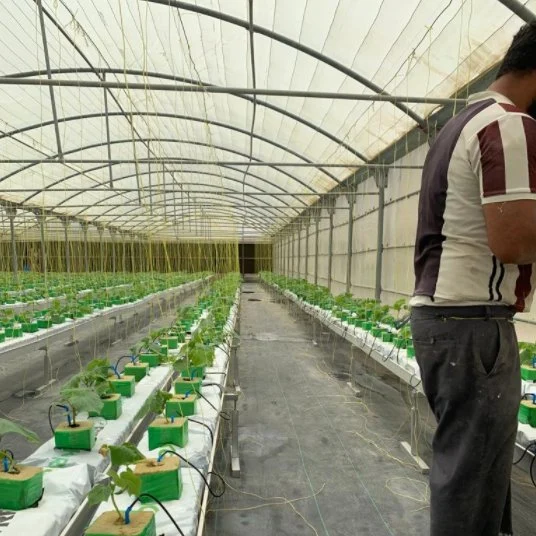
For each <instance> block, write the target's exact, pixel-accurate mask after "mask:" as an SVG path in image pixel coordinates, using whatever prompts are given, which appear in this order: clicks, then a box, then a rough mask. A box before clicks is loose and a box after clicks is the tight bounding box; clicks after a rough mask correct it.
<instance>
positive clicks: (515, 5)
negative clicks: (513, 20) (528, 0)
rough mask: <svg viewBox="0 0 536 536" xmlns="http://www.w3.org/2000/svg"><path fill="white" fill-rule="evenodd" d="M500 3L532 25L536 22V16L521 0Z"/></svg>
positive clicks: (501, 0)
mask: <svg viewBox="0 0 536 536" xmlns="http://www.w3.org/2000/svg"><path fill="white" fill-rule="evenodd" d="M499 2H500V3H501V4H502V5H503V6H505V7H507V8H508V9H509V10H510V11H512V13H515V14H516V15H517V16H518V17H519V18H521V19H523V20H524V21H525V22H528V23H530V22H534V21H536V14H535V13H534V12H533V11H531V10H530V9H529V8H528V7H527V6H525V5H524V4H523V3H522V2H520V1H519V0H499Z"/></svg>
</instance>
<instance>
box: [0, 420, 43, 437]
mask: <svg viewBox="0 0 536 536" xmlns="http://www.w3.org/2000/svg"><path fill="white" fill-rule="evenodd" d="M5 434H18V435H20V436H22V437H24V438H25V439H26V440H27V441H29V442H30V443H39V436H38V435H37V434H36V433H35V432H32V431H31V430H28V428H24V426H21V425H20V424H17V423H15V422H13V421H10V420H8V419H0V438H1V437H3V436H4V435H5Z"/></svg>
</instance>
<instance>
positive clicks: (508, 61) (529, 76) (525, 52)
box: [497, 22, 536, 119]
mask: <svg viewBox="0 0 536 536" xmlns="http://www.w3.org/2000/svg"><path fill="white" fill-rule="evenodd" d="M497 81H505V82H507V83H508V82H509V83H510V84H514V85H515V86H516V93H517V94H519V97H520V100H523V103H524V108H526V109H527V112H528V113H529V114H530V115H531V116H532V117H534V118H535V119H536V22H531V23H530V24H526V25H525V26H523V27H522V28H521V30H519V32H518V33H517V34H516V36H515V37H514V40H513V41H512V44H511V45H510V48H509V49H508V52H507V53H506V56H505V57H504V60H503V63H502V65H501V67H500V69H499V73H498V75H497ZM516 104H517V103H516Z"/></svg>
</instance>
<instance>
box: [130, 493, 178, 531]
mask: <svg viewBox="0 0 536 536" xmlns="http://www.w3.org/2000/svg"><path fill="white" fill-rule="evenodd" d="M142 497H148V498H149V499H152V500H153V501H154V502H155V503H157V504H158V505H159V506H160V508H162V510H164V512H165V513H166V514H167V516H168V517H169V519H171V522H172V523H173V525H175V528H176V529H177V530H178V531H179V534H180V535H181V536H185V534H184V532H182V530H181V528H180V527H179V525H178V524H177V522H176V521H175V520H174V519H173V516H172V515H171V514H170V513H169V511H168V509H167V508H166V507H165V506H164V505H163V504H162V503H161V502H160V501H159V500H158V499H157V498H156V497H155V496H154V495H151V494H150V493H140V494H139V495H138V497H137V498H136V499H135V500H134V502H133V503H132V504H131V505H130V506H129V507H128V508H127V511H126V512H125V519H126V520H127V519H128V518H129V516H130V512H131V510H132V508H134V506H135V505H136V503H137V502H138V501H139V500H140V499H141V498H142Z"/></svg>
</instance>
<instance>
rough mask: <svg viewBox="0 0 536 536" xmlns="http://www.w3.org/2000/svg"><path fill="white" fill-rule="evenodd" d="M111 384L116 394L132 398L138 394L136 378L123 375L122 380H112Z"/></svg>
mask: <svg viewBox="0 0 536 536" xmlns="http://www.w3.org/2000/svg"><path fill="white" fill-rule="evenodd" d="M109 381H110V384H111V385H112V389H113V392H114V393H119V394H120V395H121V396H124V397H126V398H130V397H131V396H132V395H134V393H135V392H136V379H135V378H134V376H126V375H122V376H121V378H117V377H115V378H110V380H109Z"/></svg>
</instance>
